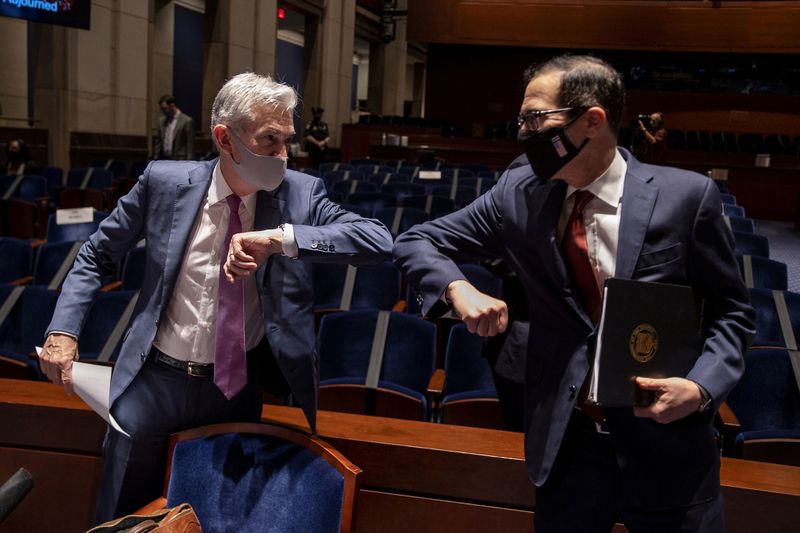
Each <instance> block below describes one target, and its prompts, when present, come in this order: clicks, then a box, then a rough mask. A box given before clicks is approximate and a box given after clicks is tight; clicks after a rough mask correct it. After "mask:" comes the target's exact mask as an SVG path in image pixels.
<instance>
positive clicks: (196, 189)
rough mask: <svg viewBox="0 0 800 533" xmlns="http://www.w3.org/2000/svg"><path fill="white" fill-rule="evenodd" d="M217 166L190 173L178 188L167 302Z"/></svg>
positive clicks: (167, 273)
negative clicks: (212, 174)
mask: <svg viewBox="0 0 800 533" xmlns="http://www.w3.org/2000/svg"><path fill="white" fill-rule="evenodd" d="M213 170H214V165H211V167H210V168H208V167H198V168H196V169H194V170H192V171H191V172H189V179H188V181H187V182H184V183H179V184H178V185H177V187H176V191H175V209H174V210H173V212H172V229H171V230H170V234H169V244H168V246H167V254H166V256H167V258H166V263H165V264H164V279H165V283H164V286H163V292H162V294H161V301H162V303H163V302H164V295H165V294H172V289H173V287H174V286H175V279H176V278H177V276H178V270H179V269H180V264H181V258H183V254H184V251H185V249H186V244H187V241H188V239H189V233H190V232H191V231H192V226H194V221H195V219H196V218H197V212H198V210H199V209H200V208H201V206H202V205H203V200H204V199H205V198H206V194H207V193H208V187H209V185H210V184H211V173H212V172H213Z"/></svg>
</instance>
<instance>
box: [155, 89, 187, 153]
mask: <svg viewBox="0 0 800 533" xmlns="http://www.w3.org/2000/svg"><path fill="white" fill-rule="evenodd" d="M158 107H159V108H160V109H161V114H162V116H160V117H158V137H157V138H156V145H155V149H154V152H155V159H176V160H177V159H183V160H188V159H194V120H192V117H190V116H189V115H187V114H186V113H183V112H182V111H181V110H180V108H178V104H176V103H175V98H173V97H172V96H170V95H168V94H165V95H164V96H162V97H161V98H160V99H159V100H158Z"/></svg>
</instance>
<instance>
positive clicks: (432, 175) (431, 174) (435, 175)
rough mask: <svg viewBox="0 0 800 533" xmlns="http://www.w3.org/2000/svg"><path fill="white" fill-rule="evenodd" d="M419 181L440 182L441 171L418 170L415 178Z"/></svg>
mask: <svg viewBox="0 0 800 533" xmlns="http://www.w3.org/2000/svg"><path fill="white" fill-rule="evenodd" d="M417 177H418V178H419V179H421V180H440V179H442V171H441V170H420V171H419V175H418V176H417Z"/></svg>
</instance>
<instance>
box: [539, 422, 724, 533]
mask: <svg viewBox="0 0 800 533" xmlns="http://www.w3.org/2000/svg"><path fill="white" fill-rule="evenodd" d="M641 475H642V476H644V477H646V476H647V475H648V473H647V472H641ZM675 475H676V476H680V475H681V474H680V472H675ZM652 482H653V483H658V482H659V480H656V479H654V480H652ZM620 483H621V481H620V472H619V467H618V465H617V458H616V454H615V453H614V448H613V445H612V440H611V436H610V435H608V434H606V433H600V432H598V431H597V427H596V425H595V423H594V422H593V421H592V419H590V418H589V417H588V416H587V415H586V414H584V413H583V412H581V411H579V410H577V409H576V410H573V413H572V416H571V417H570V421H569V425H568V426H567V431H566V433H565V434H564V440H563V442H562V444H561V448H560V449H559V451H558V456H557V457H556V461H555V464H554V465H553V469H552V470H551V471H550V475H549V476H548V478H547V481H546V482H545V483H544V485H542V486H541V487H538V488H537V489H536V508H535V512H534V525H535V530H536V533H549V532H559V533H560V532H576V533H578V532H580V533H593V532H597V533H601V532H602V533H608V532H609V531H611V529H612V528H613V526H614V524H615V523H616V522H621V523H623V524H624V525H625V527H626V528H627V529H628V531H630V532H631V533H659V532H664V533H667V532H670V533H672V532H687V533H689V532H703V533H706V532H708V533H711V532H714V533H717V532H719V533H723V532H724V531H725V524H724V509H723V502H722V495H721V494H719V495H717V497H716V498H715V499H713V500H711V501H709V502H704V503H701V504H698V505H693V506H688V507H678V508H673V509H664V510H657V511H652V510H647V509H637V508H635V507H633V506H631V505H630V504H628V503H627V502H625V501H622V499H621V497H620V494H621V493H622V491H621V490H620Z"/></svg>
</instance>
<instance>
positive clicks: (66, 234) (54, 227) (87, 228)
mask: <svg viewBox="0 0 800 533" xmlns="http://www.w3.org/2000/svg"><path fill="white" fill-rule="evenodd" d="M107 216H108V213H105V212H103V211H95V212H94V218H93V220H92V222H83V223H80V224H61V225H59V224H57V223H56V215H55V213H53V214H51V215H50V217H49V218H48V220H47V233H46V235H45V240H46V241H47V242H58V241H85V240H88V239H89V237H90V236H91V235H92V233H94V232H95V231H97V227H98V226H99V225H100V222H102V221H103V220H104V219H105V218H106V217H107Z"/></svg>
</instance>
